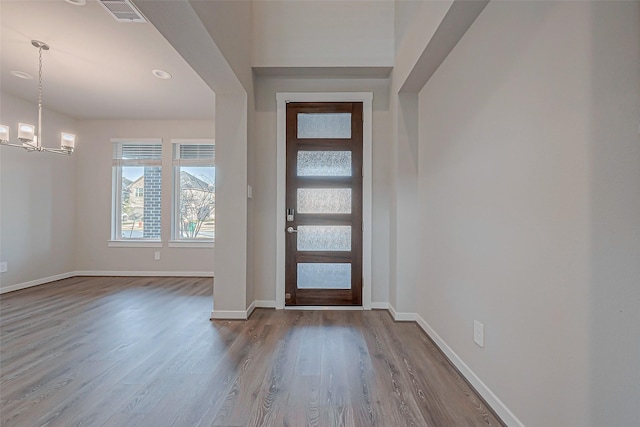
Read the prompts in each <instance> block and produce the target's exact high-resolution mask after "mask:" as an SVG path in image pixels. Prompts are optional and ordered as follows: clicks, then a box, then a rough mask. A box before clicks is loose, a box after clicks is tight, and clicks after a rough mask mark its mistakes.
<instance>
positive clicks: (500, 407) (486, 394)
mask: <svg viewBox="0 0 640 427" xmlns="http://www.w3.org/2000/svg"><path fill="white" fill-rule="evenodd" d="M413 316H414V319H415V321H416V322H417V323H418V325H419V326H420V327H421V328H422V330H423V331H424V332H425V333H426V334H427V335H428V336H429V337H430V338H431V339H432V340H433V342H434V343H435V344H436V345H437V346H438V347H439V348H440V350H442V352H443V353H444V354H445V355H446V356H447V357H448V358H449V360H450V361H451V363H453V364H454V366H455V367H456V368H457V369H458V371H460V373H461V374H462V376H464V377H465V379H466V380H467V381H468V382H469V383H470V384H471V385H472V386H473V388H475V389H476V391H477V392H478V393H479V394H480V395H481V396H482V398H483V399H484V400H485V401H486V402H487V404H488V405H489V406H490V407H491V408H492V409H493V410H494V411H495V412H496V414H498V416H499V417H500V418H501V419H502V421H504V422H505V423H506V424H507V425H508V426H517V427H524V424H522V422H520V420H519V419H518V418H517V417H516V416H515V415H514V414H513V412H511V411H510V410H509V408H507V406H506V405H505V404H504V403H503V402H502V401H501V400H500V399H498V397H497V396H496V395H495V394H494V393H493V392H492V391H491V389H490V388H489V387H487V385H486V384H485V383H483V382H482V380H481V379H480V378H479V377H478V376H477V375H476V374H475V373H474V372H473V371H472V370H471V368H469V366H467V364H466V363H464V361H463V360H462V359H461V358H460V357H459V356H458V355H457V354H456V353H455V352H454V351H453V350H452V349H451V347H449V346H448V345H447V343H446V342H445V341H444V340H443V339H442V338H441V337H440V335H438V334H437V333H436V331H434V330H433V328H432V327H431V326H429V324H428V323H427V322H426V321H425V320H424V319H423V318H422V316H420V315H419V314H413Z"/></svg>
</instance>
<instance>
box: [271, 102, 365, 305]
mask: <svg viewBox="0 0 640 427" xmlns="http://www.w3.org/2000/svg"><path fill="white" fill-rule="evenodd" d="M276 101H277V121H278V122H277V147H276V156H277V189H276V198H277V201H276V264H277V265H276V308H277V309H283V308H285V299H284V294H285V243H286V239H285V228H286V226H285V222H286V221H285V216H286V200H285V196H286V168H287V161H286V160H287V159H286V156H287V134H286V129H287V108H286V106H287V103H288V102H362V120H363V123H362V173H363V175H364V176H363V177H362V285H363V287H362V306H361V307H360V306H352V307H337V306H336V307H334V306H331V309H336V310H339V309H342V310H344V309H359V310H361V309H364V310H371V240H372V233H373V229H372V212H371V211H372V203H371V202H372V185H371V183H372V116H373V92H318V93H314V92H278V93H276ZM293 308H296V309H298V307H293Z"/></svg>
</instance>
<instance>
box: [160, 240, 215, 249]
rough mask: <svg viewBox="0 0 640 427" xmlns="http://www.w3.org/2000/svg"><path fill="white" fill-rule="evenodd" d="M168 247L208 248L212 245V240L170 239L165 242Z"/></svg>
mask: <svg viewBox="0 0 640 427" xmlns="http://www.w3.org/2000/svg"><path fill="white" fill-rule="evenodd" d="M167 246H169V247H170V248H203V249H209V248H213V247H214V242H213V241H211V240H208V241H204V242H203V241H201V240H170V241H169V243H168V244H167Z"/></svg>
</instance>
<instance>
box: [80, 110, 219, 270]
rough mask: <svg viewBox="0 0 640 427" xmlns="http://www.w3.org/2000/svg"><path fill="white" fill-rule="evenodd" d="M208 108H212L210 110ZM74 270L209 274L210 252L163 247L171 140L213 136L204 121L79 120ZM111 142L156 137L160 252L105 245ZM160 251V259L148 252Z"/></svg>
mask: <svg viewBox="0 0 640 427" xmlns="http://www.w3.org/2000/svg"><path fill="white" fill-rule="evenodd" d="M212 108H213V106H212ZM79 134H80V135H81V139H80V141H81V142H79V143H78V149H77V152H76V154H75V155H74V156H75V157H76V158H77V169H78V170H77V183H78V184H77V197H76V200H77V219H76V230H77V235H76V248H77V250H76V254H75V257H76V270H78V271H116V272H118V271H125V272H136V271H153V272H161V271H167V272H195V271H197V272H212V271H213V270H214V268H213V264H214V255H213V253H214V249H212V248H169V247H167V242H168V241H169V240H170V238H171V189H172V185H171V183H172V181H173V169H172V167H171V159H172V150H171V139H172V138H213V137H214V124H213V121H210V120H176V121H172V120H158V121H155V120H144V121H142V120H139V121H138V120H90V121H82V122H79ZM111 138H162V140H163V155H162V156H163V163H162V165H163V169H162V182H163V185H162V241H163V247H162V248H116V247H108V246H107V242H108V241H109V240H110V238H111V203H112V200H111V176H112V175H111V174H112V162H111V159H112V155H113V152H112V144H111ZM158 250H159V251H160V252H161V254H160V261H155V260H154V252H155V251H158Z"/></svg>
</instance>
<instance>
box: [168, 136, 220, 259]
mask: <svg viewBox="0 0 640 427" xmlns="http://www.w3.org/2000/svg"><path fill="white" fill-rule="evenodd" d="M181 145H213V151H214V155H213V159H211V161H210V162H208V161H206V160H208V159H202V160H184V159H180V158H179V157H178V156H177V155H176V153H179V152H180V146H181ZM215 145H216V142H215V139H213V138H204V139H203V138H198V139H172V140H171V159H172V160H171V164H172V174H173V185H172V187H171V188H172V190H171V212H172V217H171V240H170V241H169V243H168V246H169V247H188V248H213V247H214V245H215V226H214V237H213V238H198V239H189V238H182V237H180V236H179V235H180V225H179V224H178V221H180V190H181V188H180V174H179V171H180V167H181V166H187V167H188V166H204V167H213V168H215V166H216V165H215ZM214 170H215V169H214ZM214 186H215V177H214ZM214 194H215V189H214ZM214 218H215V214H214Z"/></svg>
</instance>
